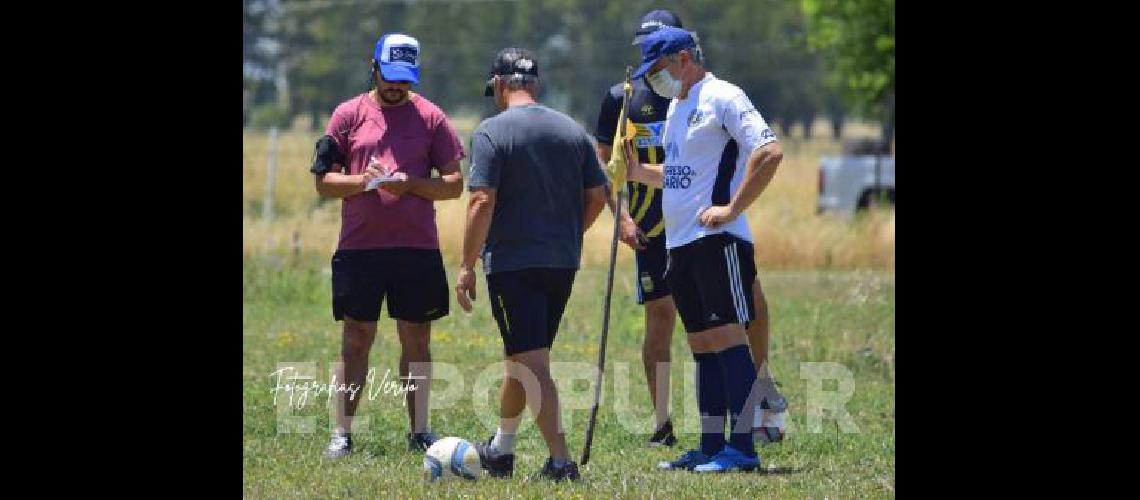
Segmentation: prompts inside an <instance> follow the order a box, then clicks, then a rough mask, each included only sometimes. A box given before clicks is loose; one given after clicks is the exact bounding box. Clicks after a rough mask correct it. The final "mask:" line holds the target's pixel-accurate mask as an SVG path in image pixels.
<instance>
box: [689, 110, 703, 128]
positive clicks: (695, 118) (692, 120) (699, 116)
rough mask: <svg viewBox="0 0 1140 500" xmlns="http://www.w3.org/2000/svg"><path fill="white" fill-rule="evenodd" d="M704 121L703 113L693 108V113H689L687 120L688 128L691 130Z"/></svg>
mask: <svg viewBox="0 0 1140 500" xmlns="http://www.w3.org/2000/svg"><path fill="white" fill-rule="evenodd" d="M704 119H705V113H704V111H701V108H693V111H692V112H690V113H689V119H688V122H689V128H693V127H695V126H697V124H699V123H701V122H702V121H704Z"/></svg>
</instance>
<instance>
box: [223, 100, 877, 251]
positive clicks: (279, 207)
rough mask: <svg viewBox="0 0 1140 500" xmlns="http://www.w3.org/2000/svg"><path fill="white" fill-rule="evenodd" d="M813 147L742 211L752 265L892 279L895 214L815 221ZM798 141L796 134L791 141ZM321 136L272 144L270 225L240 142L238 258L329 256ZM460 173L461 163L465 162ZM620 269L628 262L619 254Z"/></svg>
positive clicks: (332, 216)
mask: <svg viewBox="0 0 1140 500" xmlns="http://www.w3.org/2000/svg"><path fill="white" fill-rule="evenodd" d="M453 124H454V125H455V127H456V129H457V130H458V131H459V134H460V137H461V138H462V140H463V142H464V146H465V147H466V146H467V145H468V144H469V143H468V137H469V136H470V132H471V130H472V129H473V128H474V127H475V126H476V125H477V121H476V120H475V119H473V118H468V117H457V118H455V119H453ZM816 125H817V126H816V127H815V128H813V138H812V139H811V140H805V139H803V137H802V133H791V134H787V135H786V136H784V137H783V138H782V140H783V145H784V161H783V163H782V164H781V165H780V168H779V170H778V171H777V173H776V176H775V178H774V179H773V180H772V183H771V185H770V186H769V187H768V189H767V190H766V191H765V192H764V194H763V195H761V197H760V199H759V200H758V201H757V202H756V203H754V204H753V205H752V206H751V207H750V208H749V209H748V211H747V214H748V220H749V223H750V224H751V227H752V231H753V236H754V239H755V241H756V259H757V264H758V265H759V266H760V267H761V268H764V269H796V268H877V269H892V270H893V269H894V250H895V214H894V209H891V208H887V209H879V210H875V211H871V212H867V213H862V214H859V215H857V216H855V217H844V216H836V215H827V214H824V215H817V214H816V213H815V206H816V197H817V192H816V191H817V175H818V165H819V158H820V156H822V155H828V154H836V153H838V152H839V150H840V143H838V142H836V141H833V140H832V139H831V136H830V135H829V134H828V133H827V131H826V125H825V124H822V123H817V124H816ZM796 132H798V131H796ZM872 133H873V127H871V126H869V125H865V124H857V123H856V124H852V125H849V126H848V128H847V130H846V131H845V134H847V135H851V136H866V135H870V134H872ZM320 135H321V134H320V132H319V131H313V132H310V131H303V130H291V131H286V132H283V133H282V134H281V135H280V136H279V140H278V155H277V165H278V169H277V178H276V183H275V185H274V196H273V198H274V207H273V208H274V213H275V217H274V219H273V220H272V221H271V222H268V223H267V222H266V221H264V220H262V219H261V204H262V203H263V200H264V198H265V188H266V186H265V183H266V174H267V158H266V155H267V150H268V145H269V140H268V134H266V133H264V132H259V131H251V130H245V131H243V134H242V229H243V231H242V234H243V241H242V251H243V253H244V254H246V255H258V254H267V253H276V252H290V251H298V252H301V253H305V254H310V253H316V254H318V255H331V253H332V251H333V250H334V249H335V247H336V240H337V235H338V232H339V228H340V201H339V200H325V201H323V202H322V201H321V200H320V199H319V197H318V196H317V194H316V191H315V190H314V188H313V178H312V175H311V174H310V173H309V171H308V169H309V165H310V162H311V160H312V153H313V146H314V144H315V142H316V139H317V138H318V137H319V136H320ZM464 169H466V162H464ZM466 206H467V193H466V192H464V194H463V196H462V197H460V198H459V199H457V200H449V201H441V202H436V204H435V208H436V223H437V225H438V227H439V239H440V246H441V249H442V250H443V254H444V258H445V259H447V260H455V259H457V258H458V255H459V252H460V249H461V247H462V242H463V234H462V231H463V224H464V211H465V208H466ZM612 232H613V220H612V216H611V215H610V213H609V211H608V210H607V211H605V212H603V213H602V215H601V216H600V217H599V218H598V222H597V223H596V224H594V226H593V227H592V228H590V230H589V231H588V232H587V233H586V236H585V242H584V248H583V257H582V260H583V265H601V264H604V263H606V261H607V259H608V257H609V245H610V237H611V235H612ZM618 255H619V260H620V261H628V260H630V259H632V255H633V254H632V252H630V251H628V249H627V250H622V251H620V252H619V253H618Z"/></svg>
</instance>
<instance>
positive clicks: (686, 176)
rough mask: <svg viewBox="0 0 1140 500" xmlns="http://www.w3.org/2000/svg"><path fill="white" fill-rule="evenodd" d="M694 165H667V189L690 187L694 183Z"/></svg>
mask: <svg viewBox="0 0 1140 500" xmlns="http://www.w3.org/2000/svg"><path fill="white" fill-rule="evenodd" d="M694 174H695V172H694V171H693V167H690V166H688V165H665V179H664V183H663V184H664V188H665V189H689V186H691V185H692V184H693V175H694Z"/></svg>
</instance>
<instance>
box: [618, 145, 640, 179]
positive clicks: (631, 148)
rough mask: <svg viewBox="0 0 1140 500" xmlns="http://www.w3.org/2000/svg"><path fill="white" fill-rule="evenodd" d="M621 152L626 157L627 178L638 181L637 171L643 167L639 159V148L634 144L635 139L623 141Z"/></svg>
mask: <svg viewBox="0 0 1140 500" xmlns="http://www.w3.org/2000/svg"><path fill="white" fill-rule="evenodd" d="M621 152H622V154H623V155H625V167H626V170H625V178H626V179H628V180H634V179H637V177H636V175H637V169H638V168H639V167H641V160H640V159H638V157H637V146H635V145H634V144H633V138H630V137H627V138H626V139H625V140H624V141H622V144H621Z"/></svg>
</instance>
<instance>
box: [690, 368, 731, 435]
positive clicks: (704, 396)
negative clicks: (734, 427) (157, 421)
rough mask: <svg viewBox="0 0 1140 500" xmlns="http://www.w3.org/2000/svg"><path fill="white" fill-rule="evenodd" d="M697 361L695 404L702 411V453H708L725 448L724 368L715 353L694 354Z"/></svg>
mask: <svg viewBox="0 0 1140 500" xmlns="http://www.w3.org/2000/svg"><path fill="white" fill-rule="evenodd" d="M693 359H695V360H696V361H697V407H698V408H700V411H701V453H704V454H705V455H708V456H713V455H715V454H717V452H719V451H720V450H721V449H722V448H724V420H725V416H726V414H727V412H728V406H727V403H726V402H725V399H724V396H725V392H724V371H723V370H721V367H720V362H719V361H718V360H717V356H716V354H714V353H711V352H706V353H693Z"/></svg>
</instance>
